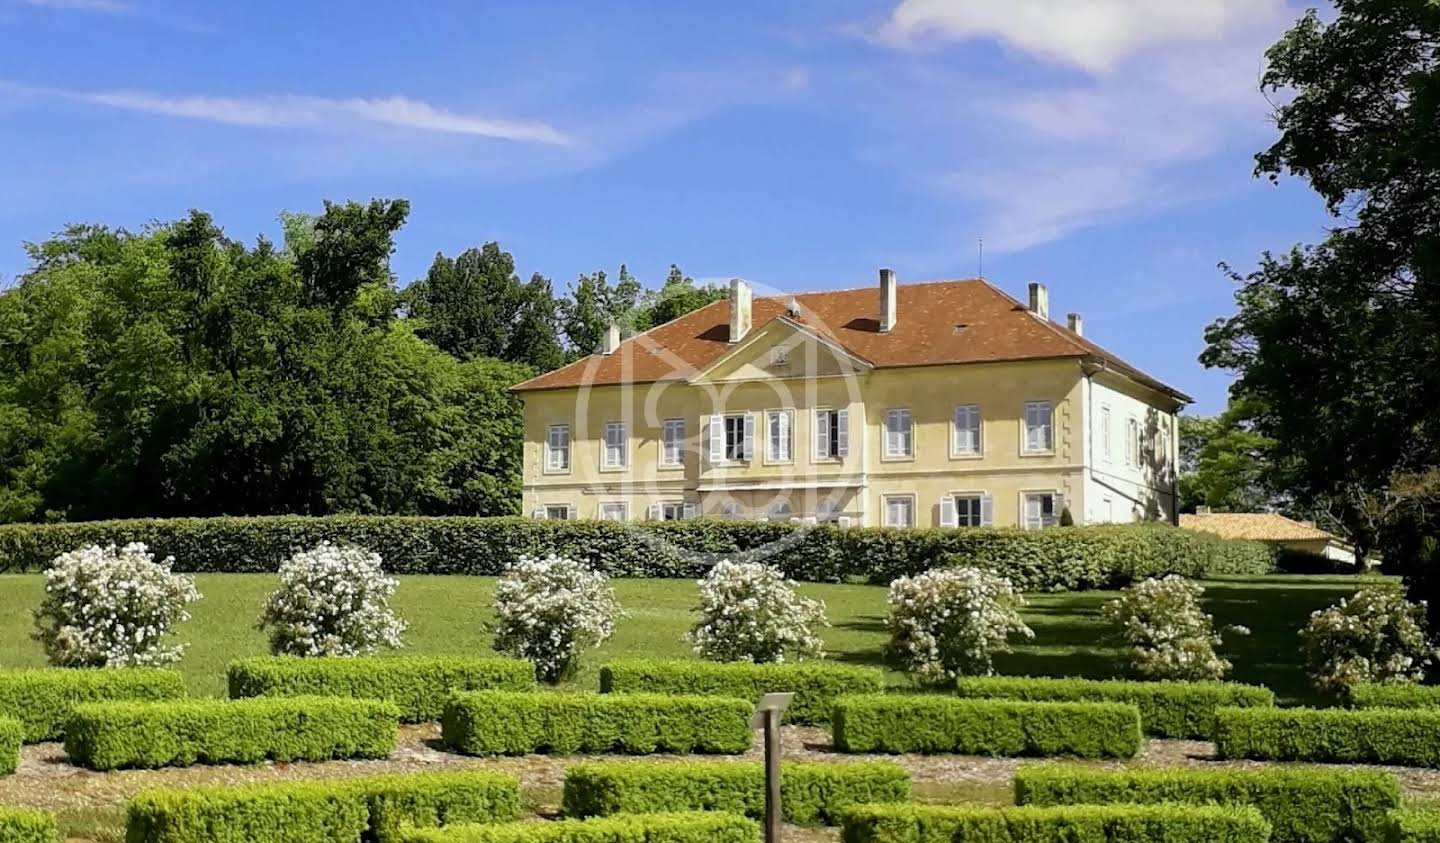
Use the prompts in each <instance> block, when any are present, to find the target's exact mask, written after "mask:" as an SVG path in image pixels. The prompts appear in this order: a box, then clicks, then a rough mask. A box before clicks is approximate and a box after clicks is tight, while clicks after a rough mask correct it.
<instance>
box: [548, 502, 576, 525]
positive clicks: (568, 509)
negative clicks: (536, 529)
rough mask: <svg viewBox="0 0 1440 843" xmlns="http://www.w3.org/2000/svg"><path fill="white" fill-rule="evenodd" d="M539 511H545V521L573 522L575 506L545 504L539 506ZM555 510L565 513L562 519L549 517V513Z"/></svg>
mask: <svg viewBox="0 0 1440 843" xmlns="http://www.w3.org/2000/svg"><path fill="white" fill-rule="evenodd" d="M541 509H543V510H545V520H546V521H571V520H573V519H574V518H575V505H574V504H569V503H547V504H541ZM555 510H561V511H563V512H564V513H565V514H564V516H562V517H560V518H555V517H553V516H552V515H551V512H553V511H555Z"/></svg>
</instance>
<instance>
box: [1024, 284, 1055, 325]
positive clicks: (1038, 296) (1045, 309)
mask: <svg viewBox="0 0 1440 843" xmlns="http://www.w3.org/2000/svg"><path fill="white" fill-rule="evenodd" d="M1028 310H1029V311H1030V312H1031V313H1033V314H1035V315H1036V316H1038V317H1040V318H1041V319H1049V318H1050V291H1049V290H1047V289H1045V285H1044V284H1041V283H1040V282H1039V281H1031V282H1030V306H1029V308H1028Z"/></svg>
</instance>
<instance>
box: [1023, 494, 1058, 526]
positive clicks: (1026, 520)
mask: <svg viewBox="0 0 1440 843" xmlns="http://www.w3.org/2000/svg"><path fill="white" fill-rule="evenodd" d="M1046 497H1048V498H1050V515H1049V516H1048V517H1047V516H1046V515H1045V514H1044V510H1043V509H1042V510H1041V514H1040V517H1039V521H1034V520H1032V519H1031V518H1030V500H1031V498H1046ZM1064 511H1065V495H1064V494H1062V493H1061V492H1060V491H1059V490H1058V489H1027V490H1026V491H1023V492H1021V493H1020V519H1019V520H1020V526H1021V527H1023V528H1024V529H1026V530H1048V529H1050V528H1051V527H1058V526H1059V525H1060V514H1061V513H1062V512H1064Z"/></svg>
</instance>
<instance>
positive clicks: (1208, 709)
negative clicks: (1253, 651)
mask: <svg viewBox="0 0 1440 843" xmlns="http://www.w3.org/2000/svg"><path fill="white" fill-rule="evenodd" d="M955 689H956V691H957V693H958V694H959V695H960V696H962V697H979V698H992V699H1012V700H1032V701H1086V700H1088V701H1094V702H1126V703H1132V704H1133V705H1135V706H1136V707H1137V708H1139V709H1140V726H1141V728H1143V729H1144V730H1145V734H1147V735H1152V736H1154V737H1157V738H1190V739H1195V740H1209V739H1210V736H1211V733H1212V732H1213V731H1214V728H1215V709H1217V708H1220V707H1221V706H1234V707H1248V706H1262V707H1264V706H1273V705H1274V704H1275V694H1274V693H1272V692H1271V691H1270V690H1269V689H1268V688H1260V687H1256V686H1254V685H1240V684H1236V683H1232V682H1130V681H1124V680H1118V679H1110V680H1097V679H1045V678H1038V679H1037V678H1030V677H1023V676H964V677H961V678H960V679H959V680H958V681H957V682H956V683H955Z"/></svg>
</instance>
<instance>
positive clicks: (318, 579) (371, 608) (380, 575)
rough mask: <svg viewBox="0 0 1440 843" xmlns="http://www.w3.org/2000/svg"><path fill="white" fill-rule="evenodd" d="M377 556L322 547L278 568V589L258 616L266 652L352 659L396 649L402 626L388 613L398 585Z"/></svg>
mask: <svg viewBox="0 0 1440 843" xmlns="http://www.w3.org/2000/svg"><path fill="white" fill-rule="evenodd" d="M381 563H382V560H381V558H380V555H379V554H377V553H372V552H370V551H368V550H365V549H364V548H361V547H354V546H352V545H333V544H329V543H328V542H321V543H320V544H319V545H318V546H316V547H315V548H313V549H311V550H304V551H300V552H298V553H296V554H294V555H293V556H291V557H290V558H289V559H287V560H285V562H283V563H281V565H280V587H279V588H277V589H276V590H275V591H273V592H271V594H270V596H269V598H267V599H266V601H265V608H264V610H263V612H262V613H261V615H260V624H259V626H260V629H261V630H263V631H267V632H268V633H269V636H270V652H272V653H275V654H277V655H290V656H356V655H360V654H362V653H369V652H373V651H374V650H376V649H378V648H380V647H400V646H402V645H403V642H402V640H401V636H402V635H403V634H404V632H405V623H404V622H403V621H401V620H400V618H399V617H397V616H396V614H395V612H394V611H393V610H391V608H390V598H391V597H392V596H394V594H395V586H396V585H397V581H396V579H395V578H394V577H390V576H387V575H386V574H385V572H384V571H383V570H382V569H381Z"/></svg>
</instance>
